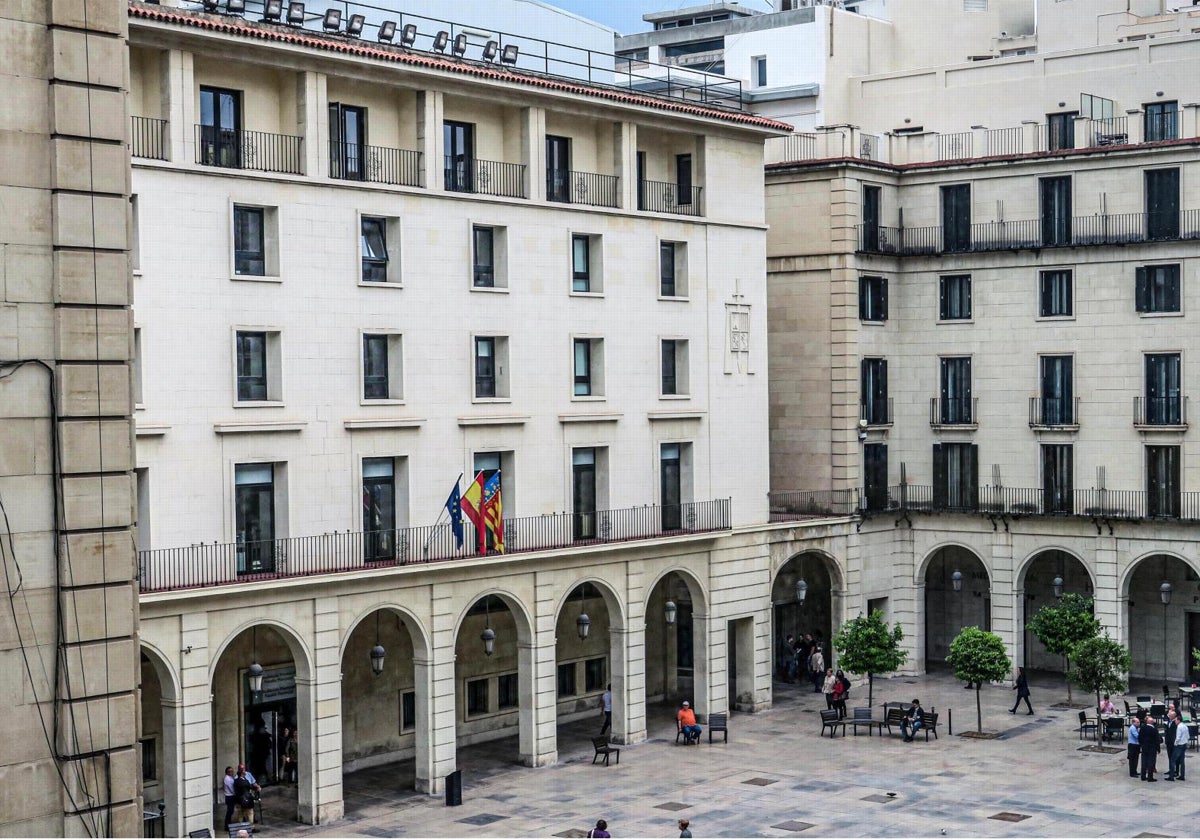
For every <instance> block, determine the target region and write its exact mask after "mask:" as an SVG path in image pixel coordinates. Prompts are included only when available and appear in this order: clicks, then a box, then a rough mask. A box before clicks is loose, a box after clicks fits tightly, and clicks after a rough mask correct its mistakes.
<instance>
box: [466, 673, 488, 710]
mask: <svg viewBox="0 0 1200 840" xmlns="http://www.w3.org/2000/svg"><path fill="white" fill-rule="evenodd" d="M487 713H488V681H487V680H486V679H482V680H468V681H467V714H468V715H486V714H487Z"/></svg>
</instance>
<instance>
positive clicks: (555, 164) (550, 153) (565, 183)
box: [546, 135, 571, 202]
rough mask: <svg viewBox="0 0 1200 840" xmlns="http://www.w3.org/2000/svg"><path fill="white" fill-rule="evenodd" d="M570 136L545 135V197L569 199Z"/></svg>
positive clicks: (550, 199) (556, 199) (558, 199)
mask: <svg viewBox="0 0 1200 840" xmlns="http://www.w3.org/2000/svg"><path fill="white" fill-rule="evenodd" d="M570 178H571V138H569V137H556V136H554V135H546V199H547V200H548V201H567V202H569V201H570V200H571V181H570Z"/></svg>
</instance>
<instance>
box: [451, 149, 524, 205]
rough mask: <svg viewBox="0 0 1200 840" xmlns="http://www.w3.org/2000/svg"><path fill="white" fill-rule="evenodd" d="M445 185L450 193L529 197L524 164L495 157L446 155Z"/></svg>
mask: <svg viewBox="0 0 1200 840" xmlns="http://www.w3.org/2000/svg"><path fill="white" fill-rule="evenodd" d="M445 186H446V190H447V191H448V192H461V193H476V194H477V195H498V196H503V197H505V198H528V195H527V193H526V192H525V165H524V164H521V163H503V162H501V161H495V160H480V159H478V158H468V159H466V160H462V159H458V158H454V157H450V156H447V157H446V162H445Z"/></svg>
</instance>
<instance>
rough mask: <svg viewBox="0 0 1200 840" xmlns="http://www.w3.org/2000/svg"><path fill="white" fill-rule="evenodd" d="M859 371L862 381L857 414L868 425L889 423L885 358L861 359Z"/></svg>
mask: <svg viewBox="0 0 1200 840" xmlns="http://www.w3.org/2000/svg"><path fill="white" fill-rule="evenodd" d="M860 373H861V380H862V381H861V388H860V391H859V403H860V407H861V412H860V414H859V416H860V417H861V418H862V419H863V420H866V421H867V425H868V426H880V425H885V424H887V423H890V422H891V417H890V416H889V415H890V414H891V412H890V411H888V384H887V359H863V360H862V364H861V370H860Z"/></svg>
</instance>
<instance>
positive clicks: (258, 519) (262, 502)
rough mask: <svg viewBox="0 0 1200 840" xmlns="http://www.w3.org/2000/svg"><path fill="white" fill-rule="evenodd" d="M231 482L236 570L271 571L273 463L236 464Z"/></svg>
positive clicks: (273, 562)
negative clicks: (232, 483) (235, 535)
mask: <svg viewBox="0 0 1200 840" xmlns="http://www.w3.org/2000/svg"><path fill="white" fill-rule="evenodd" d="M234 485H235V487H234V490H235V492H234V518H235V522H234V528H235V529H236V532H237V564H238V574H239V575H249V574H258V573H261V572H271V571H274V568H275V466H274V464H238V465H237V466H236V467H235V468H234Z"/></svg>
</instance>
